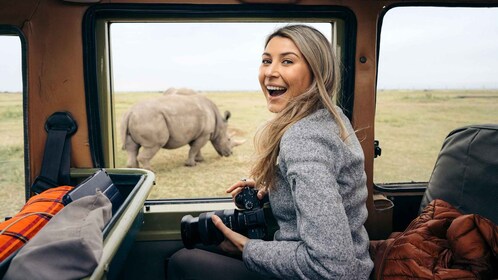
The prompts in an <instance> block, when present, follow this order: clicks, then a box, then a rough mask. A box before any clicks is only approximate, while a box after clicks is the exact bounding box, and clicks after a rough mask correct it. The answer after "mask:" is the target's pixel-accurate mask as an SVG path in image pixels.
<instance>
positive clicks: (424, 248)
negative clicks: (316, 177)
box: [370, 200, 498, 279]
mask: <svg viewBox="0 0 498 280" xmlns="http://www.w3.org/2000/svg"><path fill="white" fill-rule="evenodd" d="M370 253H371V255H372V258H373V259H374V263H375V268H374V275H375V279H494V278H498V226H497V225H495V224H493V223H492V222H491V221H490V220H488V219H486V218H484V217H482V216H480V215H476V214H469V215H462V214H461V213H460V212H458V211H457V210H456V209H455V208H453V207H452V206H451V205H450V204H448V203H447V202H445V201H442V200H434V201H433V202H431V203H430V204H429V205H428V206H427V207H426V208H425V209H424V212H423V213H421V214H420V216H419V217H417V218H416V219H415V220H413V221H412V223H411V224H410V225H409V226H408V227H407V229H406V230H405V231H404V232H402V233H394V234H392V235H391V236H390V237H389V238H388V239H387V240H381V241H372V242H371V247H370Z"/></svg>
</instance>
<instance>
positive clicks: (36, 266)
mask: <svg viewBox="0 0 498 280" xmlns="http://www.w3.org/2000/svg"><path fill="white" fill-rule="evenodd" d="M111 209H112V205H111V202H110V201H109V199H108V198H107V197H106V196H105V195H103V194H102V193H101V192H97V194H95V195H90V196H86V197H82V198H80V199H78V200H75V201H73V202H72V203H70V204H68V205H67V206H66V207H64V208H63V209H62V210H61V211H60V212H59V213H57V215H55V216H54V217H53V218H52V219H51V220H50V221H49V222H48V223H47V224H46V225H45V226H44V227H43V229H41V230H40V231H39V232H38V234H37V235H35V237H33V238H32V239H31V240H30V241H29V242H28V243H27V244H26V245H25V246H24V247H23V248H22V249H21V250H20V251H19V253H18V254H17V255H16V256H15V257H14V259H13V260H12V262H11V264H10V266H9V269H8V270H7V273H6V274H5V278H4V279H6V280H9V279H80V278H83V277H85V276H88V275H89V274H91V273H92V272H93V270H94V269H95V268H96V267H97V265H98V262H99V260H100V257H101V256H102V248H103V236H102V229H103V228H104V226H105V225H106V224H107V222H109V220H110V219H111V215H112V214H111Z"/></svg>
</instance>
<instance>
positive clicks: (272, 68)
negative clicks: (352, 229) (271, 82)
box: [265, 63, 279, 78]
mask: <svg viewBox="0 0 498 280" xmlns="http://www.w3.org/2000/svg"><path fill="white" fill-rule="evenodd" d="M265 70H266V71H265V76H266V77H268V78H270V77H278V75H279V72H278V65H276V64H275V63H271V64H269V65H267V66H266V69H265Z"/></svg>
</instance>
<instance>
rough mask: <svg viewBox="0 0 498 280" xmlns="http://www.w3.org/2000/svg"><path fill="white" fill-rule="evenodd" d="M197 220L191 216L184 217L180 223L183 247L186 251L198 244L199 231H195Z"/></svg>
mask: <svg viewBox="0 0 498 280" xmlns="http://www.w3.org/2000/svg"><path fill="white" fill-rule="evenodd" d="M198 224H199V218H198V217H197V218H194V217H192V216H191V215H187V216H184V217H183V218H182V221H181V234H182V241H183V245H184V246H185V248H187V249H193V248H194V245H195V244H196V243H199V242H200V238H199V231H198V230H197V227H198Z"/></svg>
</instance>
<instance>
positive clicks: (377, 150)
mask: <svg viewBox="0 0 498 280" xmlns="http://www.w3.org/2000/svg"><path fill="white" fill-rule="evenodd" d="M381 154H382V149H381V148H380V146H379V140H374V158H376V157H380V155H381Z"/></svg>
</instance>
